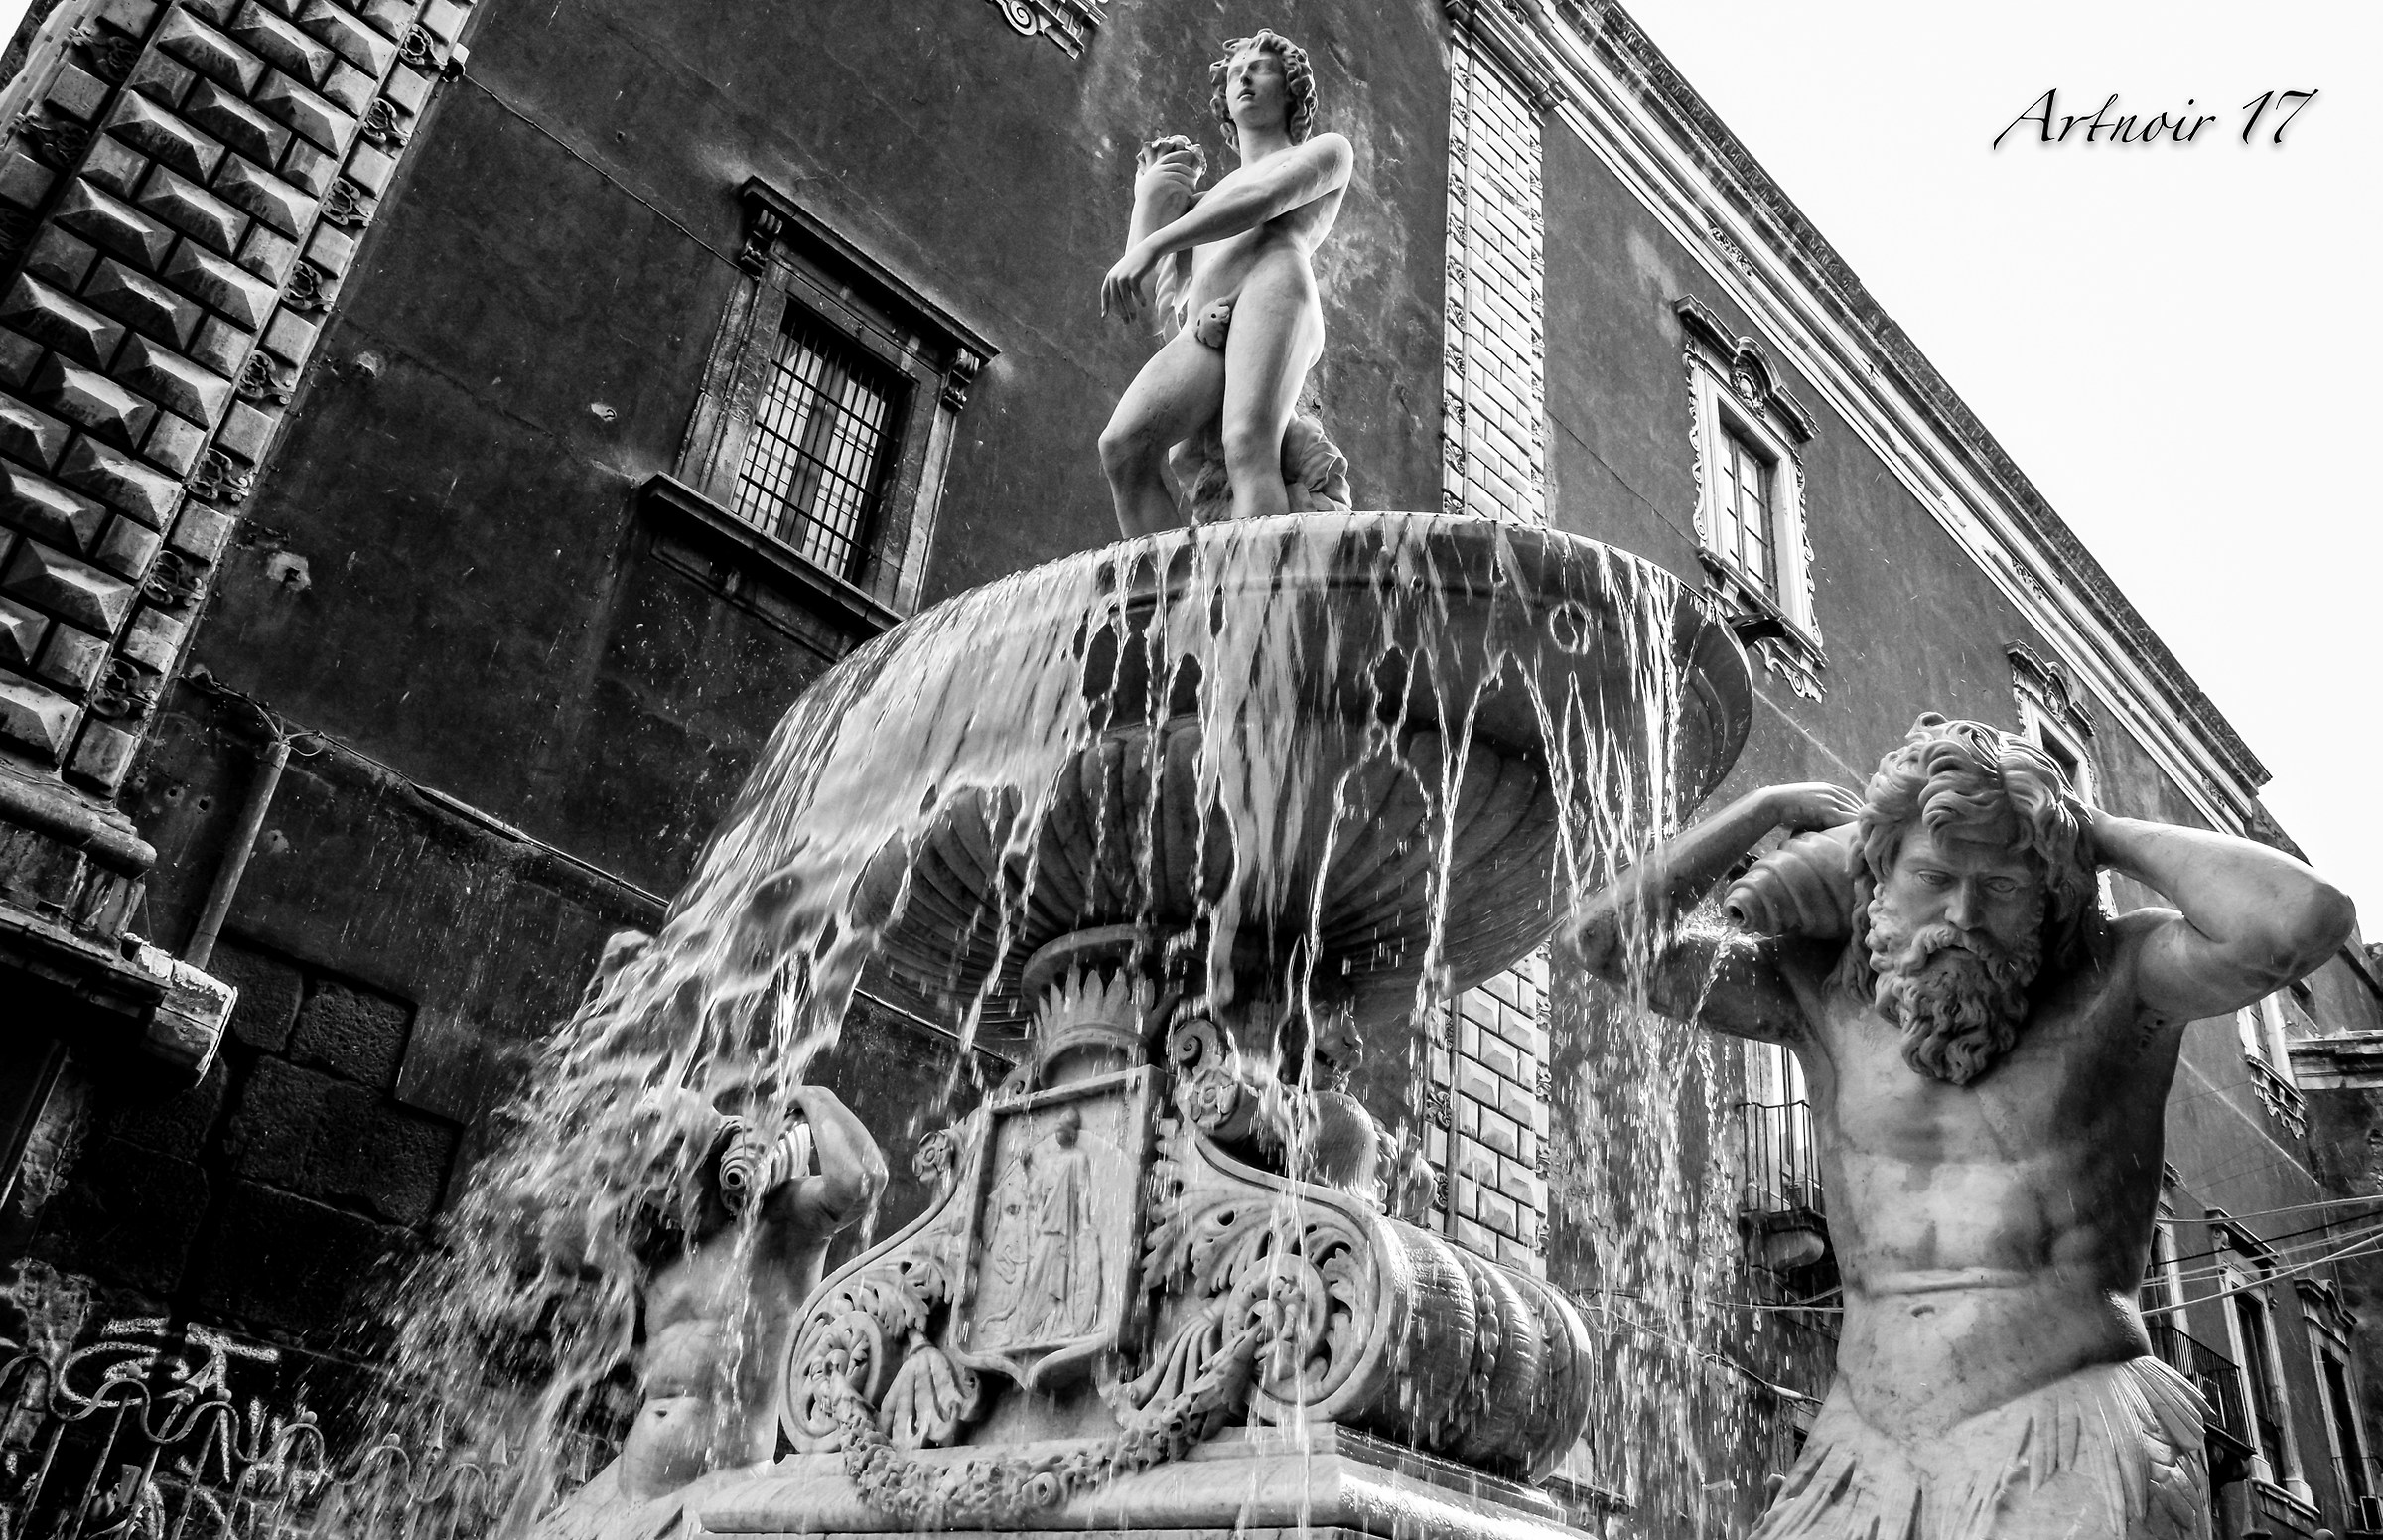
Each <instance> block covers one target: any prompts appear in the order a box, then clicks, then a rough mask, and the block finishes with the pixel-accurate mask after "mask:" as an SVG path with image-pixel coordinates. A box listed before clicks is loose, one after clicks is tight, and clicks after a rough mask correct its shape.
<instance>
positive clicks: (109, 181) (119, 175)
mask: <svg viewBox="0 0 2383 1540" xmlns="http://www.w3.org/2000/svg"><path fill="white" fill-rule="evenodd" d="M80 169H81V175H82V178H83V180H84V181H86V182H88V183H90V184H92V185H93V186H94V187H103V188H105V189H107V190H108V191H109V192H110V193H113V194H115V195H116V196H117V197H118V198H129V197H131V196H132V190H133V187H134V185H135V184H137V183H138V182H139V181H140V180H141V173H142V172H144V171H147V170H148V169H149V157H148V156H146V155H143V154H142V153H141V152H140V151H138V150H136V149H134V148H133V147H132V146H131V145H128V144H126V143H125V142H124V141H123V140H121V139H110V138H107V137H105V136H102V137H100V138H97V139H94V140H92V141H91V145H90V148H89V149H88V150H86V151H84V152H83V157H82V166H81V168H80Z"/></svg>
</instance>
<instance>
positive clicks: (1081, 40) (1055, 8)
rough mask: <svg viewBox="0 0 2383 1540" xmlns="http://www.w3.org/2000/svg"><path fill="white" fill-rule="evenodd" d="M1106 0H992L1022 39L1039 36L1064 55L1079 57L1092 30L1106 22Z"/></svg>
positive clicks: (1072, 57) (1003, 17)
mask: <svg viewBox="0 0 2383 1540" xmlns="http://www.w3.org/2000/svg"><path fill="white" fill-rule="evenodd" d="M1107 3H1108V0H993V6H994V8H995V9H996V10H998V11H1000V12H1001V19H1002V20H1003V21H1005V22H1008V23H1009V24H1010V28H1011V30H1012V31H1014V32H1016V33H1017V34H1018V35H1019V36H1020V37H1022V38H1031V37H1034V36H1036V35H1037V34H1040V35H1041V36H1043V37H1046V38H1049V39H1051V42H1053V43H1056V44H1057V45H1058V46H1059V47H1060V48H1061V49H1062V50H1064V51H1065V52H1066V55H1067V57H1068V58H1069V59H1077V58H1080V57H1082V55H1083V52H1084V45H1085V44H1086V43H1087V42H1089V41H1090V40H1091V37H1092V31H1093V29H1094V28H1096V27H1098V26H1099V25H1100V24H1101V23H1102V22H1103V21H1105V20H1107V19H1108V18H1107V15H1106V13H1105V12H1104V11H1103V10H1102V7H1103V6H1104V5H1106V4H1107Z"/></svg>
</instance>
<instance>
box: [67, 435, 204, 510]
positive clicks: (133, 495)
mask: <svg viewBox="0 0 2383 1540" xmlns="http://www.w3.org/2000/svg"><path fill="white" fill-rule="evenodd" d="M58 476H59V480H61V481H63V482H65V483H66V484H67V485H68V486H70V487H75V488H79V489H81V490H84V491H87V492H89V493H90V494H91V495H92V496H94V497H103V498H105V499H106V500H107V501H108V502H109V503H110V504H112V505H113V506H114V507H115V508H116V510H117V511H118V512H122V513H129V514H130V515H132V516H133V517H134V518H137V519H139V520H140V521H141V522H142V523H144V524H147V525H148V526H149V527H150V528H152V529H163V528H165V527H166V520H167V519H169V518H171V517H172V516H173V513H174V505H175V503H177V502H178V501H180V500H181V498H182V484H181V483H179V482H176V481H174V480H172V479H171V478H169V477H163V476H160V475H158V474H157V473H156V472H155V471H152V470H150V469H149V468H148V467H146V466H144V465H142V464H141V463H140V462H139V461H137V460H134V459H133V458H132V457H131V456H129V455H124V454H120V453H118V452H117V451H115V450H112V449H109V448H108V447H107V446H106V445H104V444H101V443H99V442H98V441H97V440H95V439H88V438H85V439H78V440H76V441H75V444H74V447H73V449H71V450H70V451H69V452H68V453H67V458H66V460H65V462H64V463H63V464H61V465H60V466H59V468H58Z"/></svg>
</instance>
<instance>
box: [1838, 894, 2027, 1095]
mask: <svg viewBox="0 0 2383 1540" xmlns="http://www.w3.org/2000/svg"><path fill="white" fill-rule="evenodd" d="M2027 937H2028V938H2027V940H2026V941H2025V942H2024V943H2022V944H2021V945H2019V946H2017V947H2013V948H2006V947H2004V946H2003V945H2002V944H2001V943H2000V942H1998V941H1996V940H1995V939H1994V938H1993V937H1992V936H1989V935H1984V934H1981V933H1977V932H1965V931H1962V930H1959V929H1956V928H1954V927H1953V926H1951V925H1922V926H1920V927H1919V928H1918V929H1917V930H1906V929H1904V928H1903V926H1902V925H1901V923H1900V922H1899V921H1898V920H1896V918H1895V917H1894V916H1893V915H1892V913H1890V912H1888V911H1887V910H1885V909H1884V908H1883V907H1882V906H1880V905H1879V904H1877V903H1876V902H1874V903H1873V904H1872V905H1871V910H1870V937H1869V944H1870V965H1871V968H1872V970H1873V971H1874V972H1875V973H1876V974H1877V977H1878V982H1877V986H1876V990H1875V992H1874V994H1873V996H1872V999H1873V1000H1874V1002H1875V1003H1876V1004H1877V1006H1878V1008H1879V1014H1880V1015H1882V1016H1884V1017H1886V1018H1887V1019H1888V1020H1889V1021H1891V1022H1892V1023H1894V1024H1895V1025H1896V1026H1898V1027H1900V1028H1901V1029H1902V1030H1903V1062H1904V1063H1906V1064H1909V1065H1910V1066H1911V1067H1912V1068H1913V1069H1915V1070H1917V1071H1918V1072H1919V1073H1921V1074H1924V1075H1929V1076H1932V1077H1933V1078H1935V1079H1938V1080H1943V1081H1946V1082H1947V1083H1949V1084H1953V1085H1967V1084H1968V1083H1969V1082H1970V1081H1972V1080H1974V1079H1976V1078H1977V1077H1978V1076H1979V1075H1982V1074H1984V1073H1985V1072H1986V1071H1987V1070H1988V1069H1991V1068H1993V1067H1994V1065H1995V1064H1996V1063H1997V1062H1999V1061H2000V1060H2001V1059H2002V1056H2003V1055H2004V1054H2005V1053H2008V1052H2010V1051H2011V1046H2012V1045H2013V1044H2014V1043H2017V1042H2018V1041H2019V1031H2020V1029H2021V1028H2022V1027H2024V1026H2026V1025H2027V1019H2028V986H2029V985H2030V984H2032V983H2033V982H2034V980H2035V972H2036V969H2037V968H2038V967H2039V966H2040V965H2041V964H2042V961H2043V932H2042V926H2041V925H2040V924H2033V925H2030V926H2029V927H2028V929H2027Z"/></svg>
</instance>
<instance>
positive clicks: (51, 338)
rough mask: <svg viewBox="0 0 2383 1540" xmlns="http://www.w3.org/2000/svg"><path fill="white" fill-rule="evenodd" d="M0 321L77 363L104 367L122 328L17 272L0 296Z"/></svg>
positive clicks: (48, 286)
mask: <svg viewBox="0 0 2383 1540" xmlns="http://www.w3.org/2000/svg"><path fill="white" fill-rule="evenodd" d="M0 321H4V322H6V323H8V324H9V325H10V326H12V327H15V328H16V329H17V330H18V331H20V332H22V333H24V334H25V335H26V336H27V337H32V338H38V339H40V340H41V341H42V342H45V343H48V344H49V345H50V346H51V347H53V348H55V349H57V350H59V351H60V352H63V353H65V354H66V355H67V356H68V357H70V358H72V359H73V360H74V361H75V362H77V363H88V364H91V365H93V366H95V367H96V366H104V365H105V364H106V362H107V360H108V358H109V357H110V356H111V355H113V354H114V352H115V350H116V345H117V344H118V343H121V342H122V341H123V340H124V328H123V327H122V326H121V325H119V324H118V323H116V322H113V321H110V320H108V319H107V317H105V316H102V315H101V314H99V313H98V312H97V311H95V310H92V309H91V308H90V307H89V306H87V305H84V304H82V303H81V302H80V301H78V300H73V299H70V298H68V297H67V296H66V295H64V294H61V293H59V292H58V291H57V290H56V289H53V288H52V287H50V285H48V284H46V283H44V282H42V281H41V280H40V279H38V278H34V277H30V276H26V275H22V274H20V275H19V276H18V278H17V281H16V282H15V283H14V284H11V285H10V286H9V290H8V294H7V297H6V298H0Z"/></svg>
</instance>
